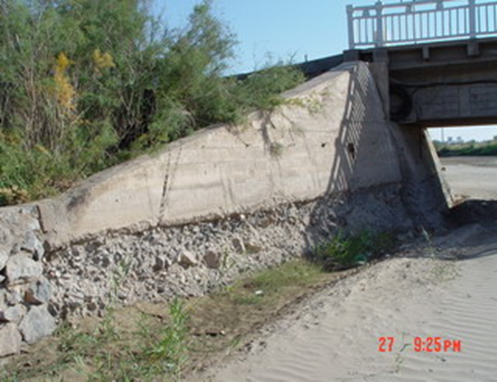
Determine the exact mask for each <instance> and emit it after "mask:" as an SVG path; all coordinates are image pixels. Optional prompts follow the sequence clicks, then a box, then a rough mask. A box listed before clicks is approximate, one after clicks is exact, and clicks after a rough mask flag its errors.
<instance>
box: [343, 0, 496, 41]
mask: <svg viewBox="0 0 497 382" xmlns="http://www.w3.org/2000/svg"><path fill="white" fill-rule="evenodd" d="M347 14H348V29H349V47H350V49H355V48H358V47H372V46H374V47H381V46H385V45H396V44H416V43H420V42H428V41H436V40H452V39H462V38H477V37H483V36H491V35H497V1H488V0H486V1H481V0H411V1H402V0H401V1H400V2H395V3H390V4H388V3H387V4H383V2H382V1H377V2H376V3H375V4H374V5H371V6H358V7H354V6H352V5H349V6H348V7H347Z"/></svg>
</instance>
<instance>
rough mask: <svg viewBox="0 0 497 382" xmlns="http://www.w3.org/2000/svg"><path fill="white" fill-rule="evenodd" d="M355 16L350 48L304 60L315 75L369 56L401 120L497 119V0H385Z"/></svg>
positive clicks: (352, 12) (430, 123) (394, 116)
mask: <svg viewBox="0 0 497 382" xmlns="http://www.w3.org/2000/svg"><path fill="white" fill-rule="evenodd" d="M347 14H348V31H349V50H347V51H345V52H344V54H343V55H340V56H335V57H329V58H325V59H321V60H316V61H312V62H308V63H305V64H302V69H303V70H304V71H305V72H306V73H307V74H308V75H310V76H314V75H317V74H319V73H321V72H323V71H325V70H326V69H327V68H330V67H332V66H335V65H337V64H338V63H340V62H342V61H365V62H369V63H371V70H372V72H373V73H374V75H375V79H376V82H377V85H378V87H379V90H380V94H381V96H382V99H383V102H384V105H385V106H384V107H385V111H386V113H387V115H390V118H391V120H392V121H394V122H397V123H399V124H402V125H413V126H420V127H436V126H458V125H459V126H464V125H480V124H493V123H496V122H497V1H479V0H417V1H416V0H413V1H402V2H395V3H388V4H383V2H381V1H377V2H376V3H375V4H374V5H371V6H360V7H354V6H348V7H347Z"/></svg>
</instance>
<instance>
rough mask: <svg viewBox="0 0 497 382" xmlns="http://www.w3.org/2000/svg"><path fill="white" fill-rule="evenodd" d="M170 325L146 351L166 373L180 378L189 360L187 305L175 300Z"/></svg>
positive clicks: (170, 309)
mask: <svg viewBox="0 0 497 382" xmlns="http://www.w3.org/2000/svg"><path fill="white" fill-rule="evenodd" d="M169 315H170V320H171V321H170V323H169V324H168V325H166V326H165V327H164V329H163V330H162V333H160V337H159V339H158V341H157V342H156V343H154V344H152V347H151V349H149V350H148V351H146V356H147V358H149V359H150V360H151V361H152V362H153V363H155V364H160V365H161V368H162V369H163V371H164V372H167V373H168V374H171V375H174V376H176V377H179V376H180V375H181V369H182V366H183V365H184V363H185V362H186V360H187V355H186V354H187V345H186V341H187V336H188V326H187V323H188V320H189V315H188V313H187V311H186V310H185V305H184V303H183V302H182V301H180V300H179V299H177V298H176V299H174V301H173V302H172V303H171V304H170V307H169Z"/></svg>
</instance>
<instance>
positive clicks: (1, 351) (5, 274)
mask: <svg viewBox="0 0 497 382" xmlns="http://www.w3.org/2000/svg"><path fill="white" fill-rule="evenodd" d="M41 236H42V233H41V227H40V224H39V219H38V211H37V209H36V207H34V206H25V207H18V208H5V209H2V213H1V214H0V357H3V356H6V355H10V354H15V353H18V352H19V351H20V350H21V347H22V346H23V344H32V343H35V342H36V341H38V340H39V339H41V338H43V337H46V336H48V335H50V334H52V332H53V331H54V330H55V327H56V320H55V318H54V316H52V314H51V313H50V312H49V302H50V300H51V289H52V288H51V285H50V283H49V281H48V280H47V279H46V278H45V276H44V256H45V250H44V247H43V243H42V240H41V239H40V237H41Z"/></svg>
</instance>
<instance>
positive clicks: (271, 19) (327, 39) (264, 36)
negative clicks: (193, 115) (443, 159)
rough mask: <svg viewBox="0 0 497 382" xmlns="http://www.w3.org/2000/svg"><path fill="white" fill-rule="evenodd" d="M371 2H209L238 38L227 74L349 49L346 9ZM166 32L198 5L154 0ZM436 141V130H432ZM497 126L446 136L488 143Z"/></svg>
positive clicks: (454, 130)
mask: <svg viewBox="0 0 497 382" xmlns="http://www.w3.org/2000/svg"><path fill="white" fill-rule="evenodd" d="M375 1H376V0H214V10H215V13H216V15H218V16H219V17H220V18H221V19H222V20H223V22H224V23H225V24H227V25H228V26H229V27H230V29H231V31H232V32H234V33H235V34H236V36H237V40H238V45H237V47H236V56H237V58H236V60H235V61H234V62H233V63H232V69H231V70H230V72H231V73H240V72H246V71H252V70H254V69H256V68H260V67H261V66H263V65H264V63H266V62H267V61H268V58H269V57H272V59H273V61H277V60H278V59H283V60H287V59H289V58H290V57H293V59H294V61H296V62H301V61H304V60H305V58H306V56H307V58H308V59H309V60H312V59H314V58H322V57H326V56H331V55H335V54H339V53H341V52H342V51H343V50H345V49H347V47H348V37H347V16H346V12H345V9H346V6H347V4H353V5H366V4H373V3H374V2H375ZM153 2H154V9H155V11H156V12H157V13H159V12H162V13H163V16H164V19H165V20H166V22H167V24H168V25H169V26H170V27H181V26H183V25H184V24H185V22H186V20H187V17H188V15H189V14H190V12H191V10H192V9H193V7H194V5H195V4H197V3H198V2H199V0H153ZM432 135H433V138H434V139H440V137H441V132H440V129H437V130H433V131H432ZM496 135H497V127H495V126H493V127H490V128H489V127H478V128H451V129H446V130H445V137H446V138H447V137H449V136H451V137H453V138H454V139H455V138H457V137H459V136H460V137H462V138H463V139H464V140H470V139H476V140H484V139H490V138H492V137H493V136H496Z"/></svg>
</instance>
